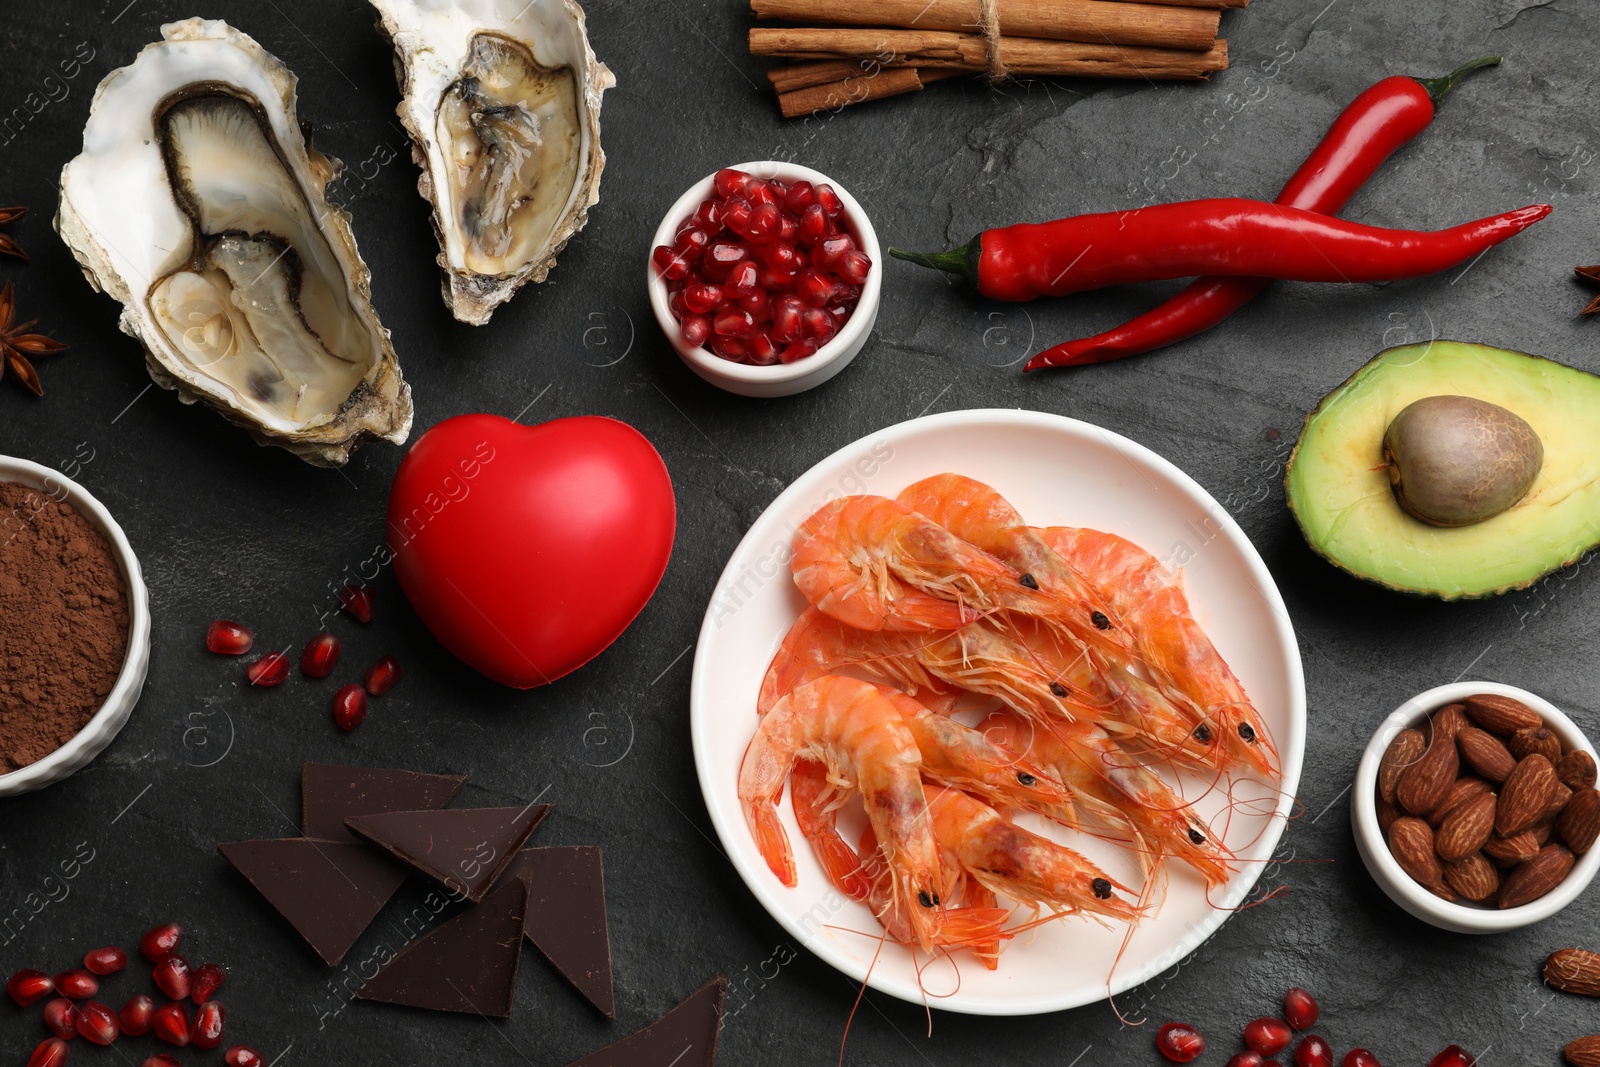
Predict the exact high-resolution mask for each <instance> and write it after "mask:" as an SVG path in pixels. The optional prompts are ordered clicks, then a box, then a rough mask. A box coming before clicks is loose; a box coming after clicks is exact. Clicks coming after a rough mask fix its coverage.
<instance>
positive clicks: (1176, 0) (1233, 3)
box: [1001, 0, 1250, 9]
mask: <svg viewBox="0 0 1600 1067" xmlns="http://www.w3.org/2000/svg"><path fill="white" fill-rule="evenodd" d="M1001 2H1002V3H1003V2H1004V0H1001ZM1108 2H1110V3H1118V4H1120V3H1141V2H1148V0H1108ZM1155 2H1156V3H1158V4H1167V5H1168V6H1170V7H1215V8H1221V9H1227V8H1232V7H1249V6H1250V0H1155Z"/></svg>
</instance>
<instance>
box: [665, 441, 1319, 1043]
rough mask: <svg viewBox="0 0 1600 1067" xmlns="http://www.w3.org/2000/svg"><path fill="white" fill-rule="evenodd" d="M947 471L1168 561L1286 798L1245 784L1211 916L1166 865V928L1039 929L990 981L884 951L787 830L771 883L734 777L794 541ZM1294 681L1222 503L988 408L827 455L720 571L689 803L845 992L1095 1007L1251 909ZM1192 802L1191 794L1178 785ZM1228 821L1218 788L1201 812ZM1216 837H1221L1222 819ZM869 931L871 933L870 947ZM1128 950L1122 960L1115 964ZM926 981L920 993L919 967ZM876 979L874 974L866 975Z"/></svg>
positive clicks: (781, 616)
mask: <svg viewBox="0 0 1600 1067" xmlns="http://www.w3.org/2000/svg"><path fill="white" fill-rule="evenodd" d="M943 471H955V472H958V473H960V474H965V475H968V476H970V477H973V478H977V479H979V480H980V481H983V482H987V483H988V484H990V485H992V486H994V487H995V488H996V489H998V490H999V491H1000V492H1001V493H1002V494H1003V495H1004V496H1005V497H1006V498H1007V499H1008V500H1010V501H1011V502H1012V503H1013V504H1015V505H1016V506H1017V508H1018V510H1020V511H1021V512H1022V514H1023V515H1024V516H1025V517H1026V518H1027V519H1028V520H1029V521H1030V522H1031V523H1034V524H1035V525H1041V526H1045V525H1073V526H1090V527H1094V528H1096V529H1102V530H1109V531H1112V532H1115V533H1118V534H1122V535H1123V536H1125V537H1129V538H1131V539H1132V540H1134V541H1136V542H1138V543H1139V544H1140V545H1143V546H1144V547H1145V548H1146V549H1148V550H1150V551H1151V552H1153V553H1154V554H1155V555H1156V556H1158V557H1161V558H1163V559H1168V560H1173V561H1175V562H1179V563H1181V564H1182V567H1183V577H1184V586H1185V588H1186V590H1187V591H1188V595H1189V601H1190V603H1191V605H1192V606H1193V608H1194V613H1195V616H1196V617H1197V618H1198V619H1199V621H1200V622H1201V624H1202V625H1203V626H1204V627H1205V630H1206V633H1207V634H1209V635H1210V636H1211V638H1212V640H1213V641H1214V642H1215V643H1216V646H1217V648H1218V650H1219V651H1220V652H1221V653H1222V655H1223V657H1224V658H1225V659H1227V661H1228V663H1229V665H1230V666H1232V668H1233V669H1234V672H1235V673H1236V674H1237V675H1238V676H1239V679H1240V681H1242V682H1243V683H1244V686H1245V689H1246V690H1247V691H1248V692H1249V693H1250V695H1251V697H1252V698H1253V700H1254V703H1255V705H1256V708H1257V709H1258V710H1259V711H1260V713H1261V715H1262V717H1263V718H1264V719H1265V721H1266V722H1267V724H1268V726H1269V727H1270V728H1271V730H1272V732H1273V736H1274V738H1275V739H1276V741H1277V743H1278V748H1279V751H1280V754H1281V756H1282V761H1283V782H1282V791H1281V793H1278V794H1276V795H1274V794H1273V793H1272V791H1271V790H1269V789H1268V788H1267V787H1266V786H1263V785H1259V784H1252V783H1251V782H1250V781H1249V780H1241V785H1242V789H1236V790H1235V794H1236V798H1238V797H1244V796H1250V797H1255V798H1262V799H1261V802H1260V803H1259V804H1257V805H1253V807H1255V808H1256V810H1255V811H1254V812H1252V813H1246V812H1240V811H1238V810H1236V811H1235V814H1234V815H1233V817H1232V818H1231V820H1230V822H1229V823H1228V825H1227V832H1226V835H1225V838H1224V839H1225V841H1226V842H1227V844H1228V845H1229V846H1230V847H1232V848H1234V849H1235V850H1236V851H1237V852H1238V853H1239V855H1240V857H1241V861H1242V862H1241V864H1240V871H1239V873H1238V875H1237V876H1236V877H1235V878H1234V879H1233V880H1232V881H1231V882H1230V883H1229V884H1228V885H1227V887H1226V888H1225V890H1224V891H1222V892H1220V893H1216V894H1213V900H1212V901H1207V899H1206V894H1205V890H1204V885H1203V883H1202V882H1201V881H1200V880H1199V878H1198V877H1196V876H1194V875H1192V874H1190V873H1189V872H1188V871H1187V870H1186V869H1184V868H1180V867H1176V866H1171V865H1169V866H1170V867H1171V871H1172V875H1171V885H1170V888H1169V891H1168V893H1167V898H1166V902H1165V904H1164V906H1163V907H1162V908H1161V910H1160V912H1159V914H1157V915H1155V916H1154V917H1152V918H1149V919H1147V920H1145V921H1144V922H1143V923H1141V924H1140V926H1139V927H1138V929H1137V930H1136V931H1135V932H1134V934H1133V936H1132V938H1131V939H1130V940H1129V941H1128V944H1127V946H1126V948H1125V950H1124V946H1123V931H1122V930H1121V929H1105V928H1102V927H1100V926H1098V925H1096V924H1095V923H1093V922H1091V921H1088V920H1083V919H1066V920H1062V921H1058V922H1052V923H1049V924H1047V925H1045V926H1044V927H1042V928H1040V929H1039V930H1038V931H1037V932H1035V933H1033V934H1025V935H1023V936H1022V937H1019V938H1017V939H1016V940H1015V941H1014V942H1013V943H1012V944H1011V946H1010V947H1009V948H1008V949H1007V950H1006V951H1005V953H1004V954H1003V955H1002V956H1001V957H1000V968H999V970H997V971H988V970H985V969H984V968H983V967H982V966H981V965H980V964H979V963H978V962H977V960H976V958H975V957H973V956H971V954H970V953H959V954H957V955H956V956H955V957H953V960H941V961H933V962H931V963H930V961H929V960H928V959H927V958H926V957H918V956H916V955H915V954H913V953H912V952H911V951H910V950H908V949H904V948H899V947H897V946H894V945H886V946H884V948H883V951H882V953H881V954H880V955H879V957H878V959H877V961H876V963H874V962H873V956H874V953H875V952H876V951H877V949H878V946H879V942H878V938H877V936H876V935H877V934H878V933H879V932H880V927H879V926H878V923H877V920H876V919H875V918H874V916H873V915H872V913H871V911H870V910H869V909H868V908H867V907H866V906H865V905H862V904H859V903H857V902H856V901H853V900H850V899H848V898H846V897H843V896H842V895H841V894H839V893H837V892H836V891H834V890H833V889H832V887H831V886H830V885H829V884H828V882H827V880H826V878H825V876H824V875H823V873H822V869H821V867H820V866H819V865H818V864H817V862H816V860H815V859H814V857H813V856H812V854H811V851H810V849H809V848H808V847H807V846H806V843H805V840H804V839H803V838H802V837H801V836H800V834H799V831H798V830H797V829H796V827H795V824H794V819H793V814H792V811H791V809H790V807H789V805H788V804H787V803H785V804H783V805H781V811H782V813H783V818H784V825H785V827H786V828H787V829H788V832H789V837H790V841H791V843H792V844H793V845H794V846H795V847H794V853H795V860H796V864H797V867H798V872H799V884H798V885H797V886H796V887H795V888H794V889H788V888H786V887H784V886H783V884H782V883H780V882H779V881H778V879H777V878H776V877H774V875H773V874H772V872H771V871H770V870H768V868H767V865H766V862H765V861H764V860H763V859H762V858H761V854H760V852H759V851H758V850H757V848H756V845H755V841H754V839H753V838H752V837H751V836H750V833H749V831H748V829H746V826H745V822H744V816H743V814H742V812H741V811H740V807H739V799H738V794H737V778H738V769H739V761H740V759H741V757H742V756H743V755H744V750H745V746H746V745H747V744H748V743H749V740H750V735H751V734H752V733H753V732H754V730H755V725H756V718H755V703H756V694H757V691H758V690H759V689H760V685H761V677H762V675H763V673H764V672H765V670H766V667H767V663H768V662H769V661H770V660H771V658H772V655H773V653H774V652H775V651H776V650H777V647H778V644H779V642H780V641H781V640H782V639H783V635H784V633H785V632H786V631H787V630H788V628H789V625H790V624H791V623H792V622H793V621H794V619H795V618H796V616H798V614H799V613H800V611H801V609H802V608H803V607H804V606H805V601H804V599H803V598H802V597H801V596H800V594H799V592H798V591H796V589H795V587H794V583H793V582H792V581H791V580H790V577H789V554H790V548H789V542H790V537H791V536H792V534H793V532H794V530H795V529H796V528H797V527H798V526H799V525H800V523H801V522H803V521H804V520H805V519H806V517H807V516H809V515H810V514H811V513H812V512H813V511H815V510H816V508H818V507H819V506H821V505H822V504H823V503H824V502H825V501H827V500H830V499H833V498H835V497H838V496H844V495H850V494H856V493H875V494H879V495H883V496H894V495H896V494H897V493H899V491H900V490H901V489H903V488H904V487H905V486H907V485H909V484H910V483H912V482H915V481H917V480H918V479H921V478H926V477H928V476H930V475H933V474H938V473H941V472H943ZM1305 712H1306V708H1305V680H1304V676H1303V674H1302V672H1301V666H1300V653H1299V648H1298V646H1297V645H1296V643H1295V637H1294V631H1293V629H1292V627H1291V626H1290V623H1289V617H1288V614H1287V613H1286V612H1285V610H1284V606H1283V599H1282V598H1281V597H1280V596H1279V595H1278V589H1277V586H1275V585H1274V584H1273V581H1272V577H1271V576H1270V575H1269V574H1268V573H1267V568H1266V566H1265V565H1264V564H1263V563H1262V562H1261V557H1260V556H1259V555H1257V554H1256V551H1255V549H1254V547H1252V546H1251V544H1250V542H1249V540H1248V539H1247V538H1246V537H1245V536H1244V533H1243V531H1241V530H1240V529H1239V527H1238V525H1237V524H1236V523H1234V521H1233V519H1232V518H1231V517H1229V515H1228V514H1227V512H1226V511H1224V510H1223V508H1222V505H1220V504H1218V503H1217V502H1216V500H1214V499H1212V497H1211V496H1210V494H1208V493H1207V492H1206V491H1205V490H1204V489H1202V488H1200V486H1199V485H1197V484H1196V483H1195V482H1194V480H1193V479H1191V478H1190V477H1189V476H1188V475H1186V474H1184V473H1183V472H1182V471H1180V470H1178V468H1176V467H1174V466H1173V465H1172V464H1171V463H1169V462H1167V461H1166V460H1164V459H1162V458H1161V457H1160V456H1158V455H1156V454H1155V453H1153V452H1151V451H1150V450H1149V449H1147V448H1145V447H1143V446H1142V445H1138V444H1135V443H1134V442H1132V441H1130V440H1128V439H1127V438H1125V437H1121V436H1119V435H1117V434H1114V433H1112V432H1110V431H1108V430H1103V429H1100V428H1098V427H1096V426H1091V425H1089V424H1088V423H1083V422H1078V421H1076V420H1074V419H1067V418H1062V417H1060V416H1057V415H1046V414H1041V413H1038V412H1028V411H1008V410H983V411H958V412H952V413H948V414H941V415H931V416H928V417H927V418H922V419H914V420H912V421H910V422H905V423H901V424H900V425H898V426H891V427H889V428H888V429H885V430H882V431H880V432H878V433H875V434H872V435H870V436H868V437H865V438H863V439H862V440H860V441H857V442H856V443H855V444H852V445H849V446H848V447H846V448H843V449H840V450H839V451H838V452H836V453H834V454H833V455H832V456H829V457H828V458H827V459H825V460H823V461H822V462H821V463H818V464H817V465H816V466H815V467H812V468H811V469H810V470H809V471H807V472H806V473H805V474H803V475H802V476H801V477H800V478H798V479H796V480H795V482H794V484H793V485H791V486H789V488H788V489H786V490H785V491H784V492H783V493H782V494H781V495H780V496H779V497H778V499H776V500H774V501H773V502H772V505H771V506H770V507H769V508H767V510H766V511H765V512H763V513H762V515H761V517H760V518H759V519H757V520H756V522H755V525H753V526H752V527H751V528H750V532H749V533H748V534H746V535H745V538H744V540H743V541H741V542H740V543H739V547H738V548H737V549H735V550H734V553H733V557H732V558H731V559H730V560H729V561H728V566H727V569H726V570H724V571H723V573H722V578H721V579H720V580H719V581H718V583H717V587H716V590H715V592H714V593H713V594H712V598H711V605H710V607H709V608H708V609H707V611H706V617H705V621H704V623H703V624H702V626H701V628H700V641H699V646H698V648H697V649H696V652H695V663H694V680H693V683H692V686H691V689H690V696H689V722H690V732H691V735H692V737H693V741H694V756H695V764H696V767H697V769H698V771H699V775H700V788H701V791H702V792H703V793H704V794H705V800H706V808H707V809H708V811H709V812H710V814H711V821H712V824H713V825H714V826H715V827H716V830H717V834H718V836H719V837H720V838H721V839H722V845H723V847H724V848H725V849H726V850H727V853H728V856H729V858H730V859H731V860H732V861H733V865H734V867H735V868H736V869H737V870H738V872H739V874H740V876H741V877H742V878H743V879H744V880H745V884H747V885H748V886H749V887H750V891H751V892H752V893H754V894H755V895H756V899H758V900H759V901H761V903H762V905H763V906H764V907H765V908H766V909H767V910H768V911H769V912H771V913H772V916H773V918H775V919H777V920H778V922H779V923H780V924H782V925H783V927H784V928H785V929H786V930H788V931H789V933H790V934H791V935H792V936H793V937H795V938H797V939H798V940H799V941H800V942H801V943H802V944H804V945H805V946H806V947H807V948H809V949H810V950H811V951H812V952H815V953H816V954H817V955H818V956H820V957H822V958H823V959H824V960H826V961H827V962H828V963H830V964H832V965H833V966H835V967H837V968H838V969H839V970H841V971H843V972H844V973H845V974H847V975H849V976H850V977H851V978H853V979H855V980H857V981H860V980H863V979H865V980H866V981H867V983H868V984H869V985H870V986H871V987H872V988H874V989H877V990H880V991H881V992H884V993H889V994H891V995H893V996H897V997H900V998H902V999H904V1000H908V1001H912V1002H913V1003H921V1002H922V1001H923V999H924V993H926V997H927V1001H928V1003H930V1004H932V1005H933V1006H934V1007H938V1008H943V1009H945V1010H948V1011H958V1012H966V1013H970V1014H976V1015H1031V1014H1036V1013H1040V1012H1048V1011H1059V1010H1061V1009H1064V1008H1074V1007H1078V1006H1081V1005H1084V1004H1091V1003H1094V1002H1096V1001H1099V1000H1102V999H1104V998H1105V997H1106V996H1107V995H1109V994H1114V993H1120V992H1122V991H1124V990H1126V989H1129V988H1131V987H1133V986H1135V985H1138V984H1140V983H1141V982H1144V981H1147V980H1149V979H1150V978H1152V977H1154V976H1155V975H1157V974H1159V973H1161V972H1162V971H1164V970H1167V969H1168V968H1170V967H1172V966H1173V965H1174V964H1176V963H1177V962H1178V961H1179V960H1181V959H1183V957H1185V956H1186V955H1188V954H1189V953H1190V952H1192V951H1193V950H1194V949H1195V948H1196V947H1197V946H1198V945H1199V944H1200V943H1201V942H1202V941H1204V940H1205V939H1206V938H1207V937H1209V936H1210V935H1211V934H1212V933H1213V932H1214V931H1215V930H1216V929H1217V928H1218V927H1219V926H1221V925H1222V923H1223V922H1224V921H1225V920H1226V919H1227V918H1228V916H1229V915H1230V914H1231V912H1230V911H1228V910H1227V909H1228V908H1231V907H1233V906H1235V905H1237V904H1239V903H1240V902H1241V901H1242V900H1243V899H1244V898H1245V896H1246V895H1247V894H1248V893H1249V891H1250V888H1251V887H1252V886H1253V885H1254V884H1255V881H1256V879H1257V878H1258V877H1259V876H1260V873H1261V870H1262V868H1263V867H1264V866H1265V864H1266V863H1267V862H1268V861H1269V860H1270V858H1271V855H1272V850H1273V848H1274V847H1275V846H1276V845H1277V842H1278V837H1279V835H1280V834H1281V833H1282V832H1283V826H1284V821H1285V818H1286V816H1287V814H1288V810H1289V807H1290V804H1291V802H1292V798H1293V796H1294V791H1295V789H1296V787H1297V785H1298V783H1299V780H1300V763H1301V756H1302V753H1303V750H1304V747H1305ZM1185 788H1186V791H1187V793H1188V795H1190V796H1198V795H1199V794H1200V792H1201V790H1200V789H1199V788H1197V786H1196V784H1195V783H1193V782H1190V783H1186V784H1185ZM1225 806H1226V801H1225V798H1224V797H1222V796H1220V795H1218V793H1217V792H1213V793H1212V795H1209V796H1202V797H1200V798H1199V799H1198V801H1197V803H1196V810H1197V811H1199V812H1200V813H1201V814H1202V815H1204V816H1206V817H1208V818H1213V817H1215V816H1217V815H1218V814H1219V813H1220V812H1221V811H1222V809H1223V808H1224V807H1225ZM1023 819H1024V821H1025V822H1027V824H1028V825H1029V826H1030V827H1031V828H1032V829H1035V830H1043V831H1046V832H1048V833H1050V835H1051V836H1053V837H1056V838H1057V839H1059V840H1063V841H1070V842H1071V843H1072V844H1073V846H1074V847H1075V848H1079V849H1081V850H1082V851H1083V852H1084V853H1086V854H1087V855H1089V856H1090V858H1092V859H1094V860H1096V861H1097V862H1099V863H1101V865H1102V866H1103V867H1105V868H1106V870H1107V871H1108V873H1111V874H1112V875H1113V876H1119V875H1127V877H1128V879H1130V880H1131V879H1133V878H1134V877H1135V874H1134V868H1133V867H1132V865H1131V863H1130V861H1129V860H1128V858H1127V857H1126V856H1125V855H1123V854H1122V853H1119V852H1118V851H1117V850H1116V849H1115V848H1114V847H1112V846H1109V845H1106V844H1104V843H1103V842H1100V841H1097V840H1094V839H1091V838H1085V837H1081V836H1075V835H1072V834H1071V832H1070V831H1067V830H1064V829H1060V828H1057V827H1045V826H1043V824H1042V823H1041V822H1039V821H1038V820H1035V819H1034V818H1033V817H1032V816H1024V817H1023ZM1214 825H1215V826H1216V828H1217V829H1218V830H1219V831H1221V830H1222V829H1223V823H1222V822H1221V821H1215V822H1214ZM864 935H873V936H864ZM1119 951H1120V952H1121V958H1120V960H1119V959H1118V958H1117V957H1118V953H1119ZM919 963H920V964H922V965H923V969H922V973H921V981H920V987H919V981H918V973H917V965H918V964H919ZM869 969H870V972H871V973H870V976H869V974H868V972H869Z"/></svg>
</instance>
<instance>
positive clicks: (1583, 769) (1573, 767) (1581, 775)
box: [1556, 749, 1600, 789]
mask: <svg viewBox="0 0 1600 1067" xmlns="http://www.w3.org/2000/svg"><path fill="white" fill-rule="evenodd" d="M1556 777H1558V778H1560V779H1561V784H1562V785H1564V786H1566V787H1567V788H1568V789H1593V788H1594V786H1595V780H1596V778H1600V774H1597V773H1596V769H1595V764H1594V757H1593V756H1591V755H1589V753H1587V752H1585V751H1583V750H1582V749H1575V750H1574V751H1572V752H1568V753H1567V754H1566V755H1565V756H1562V757H1561V762H1560V763H1558V764H1556Z"/></svg>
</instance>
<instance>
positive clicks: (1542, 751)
mask: <svg viewBox="0 0 1600 1067" xmlns="http://www.w3.org/2000/svg"><path fill="white" fill-rule="evenodd" d="M1506 747H1507V748H1509V749H1510V750H1511V754H1512V755H1513V756H1515V757H1516V758H1517V759H1519V760H1523V759H1527V758H1528V757H1529V756H1531V755H1533V754H1534V753H1535V752H1537V753H1538V754H1539V755H1541V756H1543V757H1544V758H1545V759H1547V760H1549V761H1550V762H1551V763H1557V762H1559V761H1560V759H1561V739H1560V738H1559V737H1557V736H1556V735H1555V734H1553V733H1551V732H1550V731H1549V730H1548V729H1546V728H1545V727H1543V726H1530V727H1529V728H1528V729H1526V730H1518V731H1517V732H1516V733H1514V734H1512V735H1511V739H1510V740H1509V741H1507V742H1506Z"/></svg>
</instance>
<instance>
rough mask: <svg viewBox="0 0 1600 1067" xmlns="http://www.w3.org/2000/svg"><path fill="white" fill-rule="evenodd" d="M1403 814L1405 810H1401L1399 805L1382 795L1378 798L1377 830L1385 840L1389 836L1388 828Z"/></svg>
mask: <svg viewBox="0 0 1600 1067" xmlns="http://www.w3.org/2000/svg"><path fill="white" fill-rule="evenodd" d="M1404 816H1405V812H1404V811H1403V810H1401V808H1400V805H1398V804H1396V803H1394V802H1393V801H1390V800H1385V799H1383V798H1382V797H1379V798H1378V830H1379V831H1380V832H1381V833H1382V834H1383V836H1384V838H1385V839H1386V840H1387V839H1388V837H1389V828H1390V827H1391V826H1393V825H1394V823H1395V820H1396V819H1399V818H1403V817H1404Z"/></svg>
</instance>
